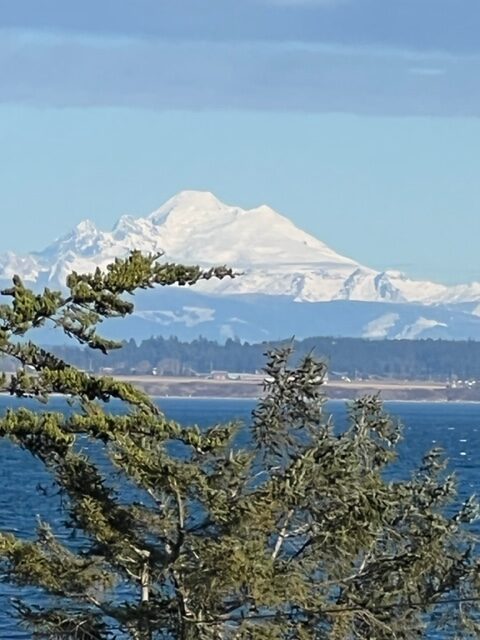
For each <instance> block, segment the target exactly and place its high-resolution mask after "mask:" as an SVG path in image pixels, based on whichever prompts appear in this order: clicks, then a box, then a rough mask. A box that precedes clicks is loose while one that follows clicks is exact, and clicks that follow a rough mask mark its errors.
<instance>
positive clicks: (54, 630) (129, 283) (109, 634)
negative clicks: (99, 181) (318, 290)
mask: <svg viewBox="0 0 480 640" xmlns="http://www.w3.org/2000/svg"><path fill="white" fill-rule="evenodd" d="M232 275H233V274H232V273H231V271H229V270H228V269H226V268H218V269H212V270H209V271H203V270H201V269H199V268H197V267H184V266H180V265H172V264H162V263H160V262H158V256H143V255H141V254H140V253H138V252H133V253H132V254H131V255H130V256H129V257H128V258H127V259H125V260H117V261H116V262H115V263H114V264H112V265H110V266H109V267H108V268H107V270H106V271H105V272H102V271H100V270H97V271H96V272H95V273H94V274H92V275H78V274H76V273H73V274H72V275H71V276H70V277H69V278H68V281H67V289H68V293H67V294H64V293H61V292H54V291H49V290H48V289H45V291H44V292H43V293H42V294H36V293H34V292H32V291H30V290H29V289H28V288H26V287H25V286H24V284H23V283H22V282H21V280H20V279H19V278H14V280H13V286H12V287H11V288H10V289H8V290H6V291H4V292H3V294H4V295H6V296H10V298H11V303H10V304H5V305H2V306H1V307H0V352H1V353H3V354H6V355H8V356H10V357H13V358H15V359H17V360H18V361H19V363H20V365H21V366H20V368H19V370H18V371H17V373H16V374H15V375H13V376H11V377H10V378H7V377H4V378H3V380H2V386H3V388H4V389H5V390H7V391H8V392H10V393H11V394H12V395H15V396H18V397H19V398H24V397H35V398H37V399H38V400H40V401H42V402H46V401H47V400H48V398H49V396H50V395H51V394H53V393H55V394H62V395H64V396H65V397H66V398H68V399H69V400H70V401H71V402H72V403H73V409H74V410H73V411H71V412H65V414H63V413H54V412H51V411H49V410H48V405H46V406H45V407H43V409H42V410H38V411H29V410H27V409H25V408H18V409H16V410H8V411H7V412H6V413H5V415H4V416H3V417H2V418H1V419H0V435H1V436H2V437H3V438H7V439H9V440H10V441H12V442H14V443H16V444H18V445H19V446H20V447H23V448H24V449H26V450H28V451H29V452H30V453H31V454H32V455H33V456H35V457H36V458H38V459H39V460H40V461H41V462H42V463H43V464H44V465H45V467H46V469H47V470H48V471H49V472H50V473H51V474H52V476H53V478H54V479H55V482H56V484H57V486H58V488H59V490H60V492H61V493H62V496H63V498H64V500H63V501H62V505H63V510H64V513H63V516H64V518H65V520H66V523H67V526H68V527H70V528H71V530H72V531H73V532H77V541H76V542H74V541H72V543H71V544H67V542H65V540H64V539H62V540H60V539H59V538H58V537H57V536H56V535H55V533H54V530H53V529H52V528H51V527H50V526H49V524H48V523H46V522H39V525H38V531H37V534H36V537H35V538H34V539H29V540H22V539H20V538H18V537H16V536H15V535H13V534H10V533H0V558H1V560H0V568H1V572H2V576H3V578H4V579H5V580H8V581H11V582H13V583H16V584H19V585H32V586H35V587H38V588H40V589H41V590H42V591H43V592H44V594H45V599H44V603H45V604H44V605H41V606H38V605H34V604H32V602H28V601H16V602H15V608H16V615H18V616H19V617H20V619H21V621H22V624H23V625H25V626H26V627H27V628H28V629H29V632H30V633H31V636H32V637H34V638H58V639H60V638H61V639H65V640H70V639H80V640H92V639H95V640H104V639H107V638H117V639H123V638H125V639H127V638H131V639H133V640H156V639H160V638H161V639H172V640H177V639H178V640H194V639H198V640H277V639H278V640H283V639H285V640H294V639H295V640H296V639H299V640H303V639H305V640H306V639H310V638H311V639H325V640H334V639H338V640H345V639H347V640H348V639H352V640H353V639H357V638H358V639H365V640H366V639H374V638H375V639H379V640H383V639H385V640H387V639H394V638H397V639H410V638H419V637H427V635H428V634H429V633H430V632H432V633H433V632H434V631H437V632H440V633H442V634H445V635H443V636H442V637H462V638H468V637H471V638H477V637H478V636H479V634H480V619H479V604H480V603H479V601H478V598H479V577H478V576H479V562H478V557H477V555H476V551H475V544H476V541H475V538H474V537H473V535H472V534H471V532H470V529H469V525H468V523H470V522H472V521H473V520H474V519H475V518H476V517H477V511H478V509H477V504H476V502H475V501H474V500H473V499H470V500H468V501H467V502H466V503H465V504H464V505H463V506H462V507H461V508H460V509H458V510H456V511H455V510H454V509H453V507H452V505H453V504H454V503H455V500H456V494H455V480H454V478H453V476H451V475H448V474H447V472H446V466H445V461H444V459H443V457H442V454H441V452H440V451H438V450H433V451H431V452H430V453H428V454H427V455H426V456H425V458H424V461H423V464H422V466H421V467H420V468H419V469H417V470H416V471H415V472H414V473H413V474H412V475H411V477H409V478H407V479H405V480H403V481H400V480H387V476H388V474H387V472H388V468H389V465H390V464H391V463H392V462H393V461H394V460H395V446H396V444H397V442H398V441H399V438H400V436H401V433H400V428H399V426H398V425H397V424H396V422H395V421H394V420H392V419H391V418H390V417H389V416H388V415H386V414H385V412H384V410H383V407H382V404H381V402H380V401H379V399H378V398H377V397H367V398H363V399H360V400H357V401H355V402H354V403H353V404H352V405H351V408H350V416H349V425H348V427H347V428H346V429H345V430H344V431H342V432H338V431H335V430H334V428H333V425H332V423H331V421H330V420H329V419H328V417H327V416H326V415H325V411H324V394H323V390H322V385H323V382H324V379H325V365H324V364H323V363H322V362H319V361H317V360H316V359H315V358H313V357H312V356H307V357H306V358H304V359H303V360H302V361H301V362H300V363H299V364H298V365H296V366H293V365H292V364H290V361H291V358H290V355H291V354H290V349H288V348H285V349H281V350H276V351H272V352H270V353H269V354H268V356H267V364H266V368H265V372H266V377H265V389H264V393H263V395H262V398H261V399H260V401H259V402H258V404H257V407H256V409H255V410H254V412H253V415H252V422H251V425H250V426H249V427H243V429H244V430H246V431H244V432H243V433H242V434H241V435H242V438H241V440H242V441H245V439H247V440H248V443H247V444H246V445H245V446H240V445H239V437H238V436H239V429H240V427H239V425H236V424H225V425H215V426H212V427H211V428H208V429H200V428H198V427H195V426H194V427H189V428H185V427H183V426H182V425H180V424H178V423H176V422H175V421H172V420H168V419H167V418H166V417H165V416H164V415H163V414H162V413H161V411H160V410H159V409H158V407H157V405H156V404H155V403H154V402H153V401H152V400H151V399H150V398H149V397H148V396H146V395H145V394H144V393H142V392H141V391H139V390H138V389H136V388H135V387H133V386H131V385H129V384H125V383H121V382H119V381H117V380H115V379H113V378H110V377H105V376H103V377H101V376H100V377H97V376H93V375H91V374H89V373H86V372H83V371H80V370H78V369H76V368H75V367H73V366H71V365H69V364H68V363H66V362H64V361H63V360H61V359H60V358H58V357H56V356H55V355H53V354H52V353H49V352H48V351H46V350H45V349H43V348H41V347H39V346H38V345H36V344H34V343H33V342H30V341H27V339H26V337H25V336H26V334H27V333H28V332H29V331H30V330H31V329H34V328H36V327H39V326H42V325H44V324H46V323H53V324H54V325H55V326H56V327H57V328H58V329H59V330H63V331H64V332H65V333H66V334H67V335H68V336H70V337H72V338H73V339H75V340H77V341H78V342H79V343H80V344H82V345H85V347H87V348H92V349H100V350H102V351H104V352H107V351H108V350H109V349H112V348H115V347H117V346H119V345H117V344H115V343H112V342H110V341H108V340H105V339H103V338H102V337H101V336H100V335H99V334H98V333H97V326H98V324H99V323H100V322H101V321H102V320H103V319H105V318H111V317H122V316H125V315H126V314H128V313H131V312H132V310H133V306H132V303H131V302H130V301H128V300H125V298H124V295H125V294H133V293H134V292H135V291H136V290H137V289H139V288H148V287H152V286H155V285H160V286H164V285H175V284H179V285H192V284H195V283H196V282H197V281H199V280H201V279H206V278H211V277H228V276H232ZM112 399H116V400H118V401H120V402H121V403H123V409H124V410H123V411H122V412H121V413H120V414H118V413H115V412H112V410H111V405H109V401H110V400H112ZM79 438H82V440H83V441H85V438H86V439H88V441H90V442H91V443H92V451H93V450H96V451H98V448H99V447H100V448H101V449H102V451H103V452H104V453H106V454H107V456H108V458H109V460H110V463H111V466H108V465H106V464H105V463H102V464H100V463H97V462H96V461H95V460H96V459H98V457H97V458H95V456H90V455H88V454H87V453H85V447H83V448H82V449H80V448H79V446H78V441H79ZM95 443H96V444H95ZM94 445H95V446H94ZM112 469H114V470H115V473H113V472H112ZM125 486H129V487H132V486H134V487H135V492H131V493H128V492H125V491H124V490H123V489H122V487H123V488H124V487H125ZM129 495H130V496H134V497H131V498H128V496H129Z"/></svg>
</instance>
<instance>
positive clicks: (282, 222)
mask: <svg viewBox="0 0 480 640" xmlns="http://www.w3.org/2000/svg"><path fill="white" fill-rule="evenodd" d="M132 249H139V250H141V251H144V252H163V254H164V258H165V259H166V260H169V261H176V262H182V263H185V264H201V265H203V266H212V265H218V264H226V265H228V266H230V267H234V268H235V269H236V270H238V271H239V272H241V273H242V275H241V276H240V277H237V278H235V279H233V280H230V279H225V280H222V281H216V280H210V281H208V282H202V283H199V285H197V286H196V287H195V295H197V296H198V295H200V296H202V302H201V304H200V306H198V304H197V305H195V304H190V303H188V302H186V303H185V304H184V305H183V306H182V305H181V304H180V305H179V304H178V300H177V299H176V303H175V304H176V308H175V310H172V309H160V310H159V309H158V304H157V301H156V299H155V302H154V301H153V300H154V298H155V294H154V293H153V292H151V293H150V294H149V295H150V296H151V298H150V300H151V301H152V302H151V303H150V305H151V308H150V309H149V308H143V309H141V310H139V311H138V313H137V316H136V318H137V320H138V321H139V322H140V321H141V322H143V323H144V325H145V323H147V325H148V327H150V329H149V330H150V333H151V332H153V327H154V325H155V323H156V325H157V326H158V327H164V326H166V325H168V324H170V325H172V326H175V327H177V328H178V327H179V326H180V325H182V323H183V325H185V326H188V327H190V328H192V327H195V326H196V325H197V324H198V325H200V326H199V329H200V330H199V331H198V332H197V333H201V332H203V333H205V332H204V331H203V329H204V328H205V327H204V326H203V327H202V326H201V325H202V323H203V325H205V323H208V322H210V323H212V322H213V323H214V322H215V314H216V312H215V308H218V305H219V304H220V303H219V300H223V301H224V302H222V305H224V304H225V300H226V299H228V300H229V301H230V303H229V304H230V305H233V306H235V307H236V308H237V311H236V312H235V314H234V315H232V316H231V318H230V320H231V322H230V325H232V326H233V327H234V329H235V331H234V330H233V329H232V328H231V326H230V325H229V324H228V323H229V318H228V313H226V315H225V318H223V320H222V326H223V329H222V331H223V333H224V334H225V335H226V334H227V333H229V332H230V333H232V332H233V333H234V334H235V335H238V334H241V333H242V331H241V329H242V326H243V328H244V329H245V325H246V324H249V323H250V324H251V322H252V321H253V320H252V319H250V320H249V321H247V320H242V317H240V316H241V313H244V315H245V314H246V315H248V313H247V311H246V306H245V305H246V304H250V305H252V304H254V303H253V302H252V301H255V304H256V305H258V304H259V301H260V300H263V299H264V298H265V297H266V296H268V298H266V299H267V300H269V301H270V302H267V303H266V304H267V307H268V306H269V305H270V307H271V306H272V305H273V306H275V304H279V305H280V306H282V305H285V304H287V305H288V304H290V305H291V304H293V303H295V304H294V306H293V307H292V309H296V313H297V314H298V313H300V311H299V309H300V307H302V306H303V307H305V305H302V304H301V303H307V302H308V303H334V302H335V303H340V302H352V303H353V302H362V303H371V304H374V303H375V304H376V305H380V307H381V308H380V307H378V308H377V307H371V308H370V310H373V309H376V311H373V312H372V313H370V312H369V313H367V314H365V313H363V312H362V313H363V316H362V317H364V320H365V321H364V322H363V321H362V324H360V325H358V326H357V327H356V328H355V330H353V329H351V330H350V334H352V335H353V334H355V335H365V336H368V337H402V336H404V337H419V336H423V337H425V336H429V335H435V336H438V335H441V336H444V337H448V336H449V335H452V331H453V329H452V323H453V322H455V323H456V326H457V327H458V326H460V325H462V326H463V327H464V330H462V331H461V332H460V335H457V334H458V331H457V333H455V331H453V334H455V337H477V330H478V337H480V283H473V284H470V285H461V286H454V287H448V286H446V285H442V284H435V283H431V282H419V281H414V280H411V279H409V278H408V277H407V276H405V275H404V274H402V273H400V272H398V271H385V272H378V271H375V270H374V269H371V268H369V267H368V266H365V265H362V264H359V263H358V262H356V261H355V260H353V259H351V258H347V257H345V256H342V255H340V254H338V253H336V252H335V251H334V250H333V249H331V248H330V247H328V246H327V245H326V244H325V243H323V242H321V241H320V240H318V239H316V238H314V237H313V236H311V235H309V234H308V233H305V232H304V231H302V230H300V229H299V228H298V227H296V226H295V225H294V224H293V223H292V222H291V221H290V220H288V219H287V218H285V217H284V216H282V215H280V214H279V213H277V212H276V211H274V210H273V209H271V208H270V207H268V206H266V205H262V206H259V207H257V208H255V209H250V210H245V209H241V208H240V207H236V206H231V205H227V204H224V203H222V202H220V200H218V199H217V198H216V197H215V196H214V195H213V194H212V193H208V192H199V191H183V192H181V193H179V194H178V195H176V196H175V197H173V198H171V199H170V200H168V201H167V202H166V203H165V204H164V205H163V206H162V207H160V209H158V210H157V211H154V212H153V213H151V214H150V215H148V216H146V217H137V218H135V217H132V216H128V215H124V216H122V217H121V218H120V219H119V220H118V222H117V224H116V225H115V226H114V228H113V229H112V230H111V231H102V230H99V229H97V227H96V226H95V224H94V223H93V222H91V221H89V220H85V221H83V222H81V223H80V224H78V225H77V226H76V227H75V228H74V229H73V230H72V231H71V232H70V233H69V234H67V235H65V236H63V237H61V238H59V239H57V240H55V241H54V242H53V243H52V244H51V245H49V246H48V247H47V248H46V249H44V250H43V251H39V252H35V253H31V254H29V255H27V256H17V255H15V254H14V253H11V252H9V253H6V254H4V255H1V256H0V280H2V281H5V280H7V279H10V278H11V277H12V275H13V274H15V273H16V274H19V275H20V276H21V277H22V278H23V279H24V280H25V281H27V282H28V283H30V284H32V285H34V286H45V285H48V286H50V287H61V286H62V285H63V284H64V283H65V278H66V276H67V274H68V273H70V272H71V271H72V270H75V271H78V272H87V271H92V270H93V269H95V267H97V266H99V267H101V268H103V267H105V266H106V265H107V264H108V263H109V262H111V261H112V260H114V259H115V258H116V257H122V256H125V255H126V254H128V252H129V251H131V250H132ZM181 295H182V296H184V297H185V296H187V297H188V295H189V293H188V291H185V290H182V293H181ZM162 299H164V298H162ZM206 300H208V301H209V302H208V303H206ZM274 301H275V303H274ZM380 303H381V304H380ZM412 305H413V306H412ZM446 305H447V306H446ZM306 306H307V307H308V306H309V305H306ZM335 306H336V308H338V309H340V308H341V309H342V312H344V311H345V307H344V305H339V304H336V305H335ZM267 307H265V308H264V313H265V312H266V309H267ZM407 307H408V309H409V311H408V314H407V316H408V322H406V321H405V322H403V320H402V317H403V316H405V313H406V309H407ZM417 307H418V309H417ZM437 307H441V308H437ZM222 308H223V307H222ZM282 308H283V307H282ZM362 308H363V309H365V308H366V307H362ZM192 309H193V310H195V309H197V310H198V309H200V312H199V315H198V314H197V315H196V312H194V313H193V316H192V311H191V310H192ZM242 309H243V311H242ZM322 309H323V312H325V306H324V305H323V306H322ZM352 309H353V307H352ZM356 309H357V312H358V309H359V306H358V305H357V307H356ZM413 309H417V311H413ZM185 310H186V311H185ZM189 310H190V311H189ZM305 312H306V309H305V308H304V309H303V311H302V312H301V313H302V314H303V315H305ZM310 312H312V313H313V308H312V309H310V311H309V312H308V315H310ZM222 313H223V312H222ZM232 313H233V312H232ZM282 313H284V314H285V310H284V311H283V312H282ZM162 314H163V315H162ZM238 314H240V316H239V315H238ZM432 314H433V315H432ZM439 314H440V315H439ZM456 314H460V315H459V316H458V317H457V315H456ZM287 315H288V314H287ZM327 315H328V314H327ZM197 316H198V318H200V320H199V321H198V322H197V321H196V320H195V318H197ZM192 317H193V320H192ZM222 317H223V316H222ZM405 317H406V316H405ZM182 319H183V320H182ZM463 320H465V322H466V324H462V322H463ZM242 322H243V325H242ZM309 322H310V324H311V323H312V320H309ZM152 323H153V324H152ZM332 323H333V324H332V328H331V330H330V333H331V334H334V335H340V334H339V333H337V332H336V331H335V327H336V326H338V323H337V324H335V322H334V320H333V316H332ZM291 324H292V325H293V324H294V323H293V321H292V323H291ZM340 324H341V323H340ZM147 325H145V326H147ZM225 326H228V327H230V328H227V329H225ZM285 330H286V329H285ZM322 330H324V331H327V330H328V327H326V328H324V329H322ZM219 331H220V329H219ZM265 331H267V330H266V329H265V330H262V332H263V333H264V332H265ZM170 332H171V331H170ZM244 333H245V332H244ZM312 333H316V330H315V327H312V328H311V334H312ZM297 335H299V334H298V332H297ZM265 337H266V336H265ZM270 337H281V336H280V335H278V336H270Z"/></svg>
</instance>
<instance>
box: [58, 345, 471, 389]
mask: <svg viewBox="0 0 480 640" xmlns="http://www.w3.org/2000/svg"><path fill="white" fill-rule="evenodd" d="M284 343H285V342H284ZM284 343H283V344H284ZM278 344H281V343H278V342H277V343H267V342H264V343H259V344H249V343H241V342H239V341H237V340H227V341H226V343H225V344H218V343H217V342H213V341H211V340H207V339H205V338H199V339H197V340H194V341H193V342H181V341H180V340H178V338H175V337H171V338H163V337H156V338H150V339H149V340H145V341H143V342H142V343H141V344H138V345H137V344H136V343H135V341H134V340H130V341H129V342H125V343H124V345H123V348H121V349H118V350H116V351H112V352H111V353H110V354H109V355H108V356H104V355H103V354H101V353H97V352H95V353H93V354H92V352H91V350H89V351H86V350H82V349H80V348H72V347H55V349H54V350H55V352H56V353H57V354H58V355H60V356H61V357H63V358H65V359H66V360H67V361H69V362H71V363H73V364H75V365H76V366H78V367H81V368H82V369H85V370H91V371H98V370H100V369H105V368H111V369H112V370H113V371H114V372H116V373H123V374H128V373H142V374H147V373H152V372H153V371H155V372H156V373H158V374H159V375H190V374H192V373H209V372H210V371H212V370H224V371H232V372H255V371H256V370H259V369H261V368H262V366H263V364H264V362H265V358H264V353H265V351H267V350H268V349H269V348H271V347H273V346H276V345H278ZM294 346H295V354H296V357H298V358H300V357H302V355H304V354H305V353H307V352H310V351H312V350H313V351H314V352H315V354H316V355H317V356H319V357H323V358H324V359H325V360H326V361H327V362H328V365H329V370H330V374H331V375H335V374H338V375H345V376H348V377H350V378H354V377H367V376H380V377H391V378H410V379H413V378H415V379H423V378H436V379H446V378H458V379H466V378H469V379H472V378H473V379H476V378H478V379H480V342H474V341H468V342H450V341H444V340H367V339H361V338H307V339H305V340H300V341H294Z"/></svg>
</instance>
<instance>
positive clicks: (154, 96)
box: [0, 33, 480, 116]
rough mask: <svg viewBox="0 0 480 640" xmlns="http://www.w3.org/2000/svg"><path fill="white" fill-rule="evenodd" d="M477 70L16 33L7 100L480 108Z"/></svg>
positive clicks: (435, 58) (4, 50)
mask: <svg viewBox="0 0 480 640" xmlns="http://www.w3.org/2000/svg"><path fill="white" fill-rule="evenodd" d="M479 71H480V56H479V57H476V56H469V57H468V58H454V57H452V56H444V55H438V54H437V55H431V54H412V53H409V54H408V55H406V54H405V53H403V52H398V53H397V52H395V51H390V52H385V53H384V54H383V55H381V56H380V55H378V52H377V51H369V50H368V49H358V50H354V49H352V48H346V49H345V50H343V49H342V48H341V47H327V48H323V47H318V48H317V47H302V46H299V45H298V43H297V44H295V45H286V44H268V43H245V44H242V45H241V46H240V45H238V44H234V43H232V44H228V43H206V42H203V43H195V42H182V43H179V42H155V41H145V42H141V41H132V40H128V41H125V40H122V39H120V40H101V39H87V40H83V39H82V38H80V37H76V38H71V37H70V38H66V37H63V36H56V37H50V38H44V37H43V38H40V39H39V38H37V37H33V38H32V37H31V36H30V37H29V36H27V35H25V34H23V35H22V36H18V37H17V36H16V35H15V34H12V33H10V35H9V36H8V37H4V38H2V39H1V42H0V102H1V103H20V104H28V105H37V106H39V105H41V106H53V107H70V106H72V107H77V106H82V107H89V106H92V107H98V106H127V107H140V108H147V109H156V110H162V109H191V110H197V109H243V110H256V109H257V110H272V111H305V112H313V113H325V112H350V113H359V114H376V115H439V116H448V115H472V116H480V73H479ZM452 87H454V89H453V88H452Z"/></svg>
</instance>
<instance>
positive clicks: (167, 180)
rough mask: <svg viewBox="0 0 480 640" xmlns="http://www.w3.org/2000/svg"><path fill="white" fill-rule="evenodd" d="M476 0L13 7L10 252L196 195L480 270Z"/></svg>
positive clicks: (3, 15)
mask: <svg viewBox="0 0 480 640" xmlns="http://www.w3.org/2000/svg"><path fill="white" fill-rule="evenodd" d="M479 25H480V3H478V0H475V1H474V0H455V1H451V0H415V1H413V0H175V1H174V0H163V1H162V0H95V1H93V0H84V1H83V2H82V3H67V2H65V1H64V0H42V2H41V3H40V2H38V0H15V2H11V1H10V0H0V215H1V221H2V234H0V251H5V250H14V251H17V252H26V251H29V250H32V249H40V248H43V246H45V245H46V244H47V243H48V242H49V241H50V240H52V239H53V238H54V237H56V236H58V235H61V234H62V233H65V232H66V231H68V230H69V229H70V228H71V227H72V226H73V225H74V224H76V223H77V222H79V221H80V220H81V219H83V218H85V217H90V218H91V219H93V220H94V221H95V222H96V223H97V225H98V226H100V227H103V228H109V227H111V226H112V225H113V224H114V222H115V220H116V219H117V218H118V216H119V215H120V214H122V213H126V212H128V213H134V214H139V215H144V214H146V213H148V212H149V211H151V210H153V209H154V208H156V207H158V206H159V205H160V204H161V203H162V202H163V201H164V200H165V199H166V198H168V197H169V196H171V195H173V194H174V193H175V192H177V191H179V190H181V189H186V188H198V189H207V190H211V191H214V192H215V193H216V194H217V195H218V196H219V197H220V198H221V199H223V200H225V201H227V202H231V203H235V204H240V205H242V206H255V205H257V204H260V203H264V202H266V203H268V204H271V205H272V206H274V207H275V208H277V209H278V210H280V211H281V212H282V213H284V214H285V215H287V216H289V217H290V218H291V219H292V220H293V221H294V222H295V223H296V224H298V225H299V226H301V227H303V228H304V229H306V230H308V231H310V232H311V233H313V234H314V235H316V236H317V237H319V238H321V239H322V240H324V241H325V242H327V243H328V244H330V245H331V246H332V247H333V248H335V249H336V250H338V251H340V252H342V253H344V254H347V255H350V256H351V257H354V258H356V259H357V260H359V261H361V262H363V263H364V264H368V265H371V266H374V267H377V268H396V269H402V270H404V271H405V272H407V273H408V274H409V275H412V276H415V277H427V278H432V279H437V280H439V281H443V282H461V281H470V280H474V279H477V280H480V260H479V258H478V250H477V246H476V245H477V243H476V238H478V237H479V236H480V216H479V215H477V209H478V203H479V200H480V198H479V197H480V180H479V178H480V176H479V173H480V169H479V166H480V163H479V160H480V157H479V155H480V118H479V117H480V73H479V71H480V39H479V38H478V27H479Z"/></svg>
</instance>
